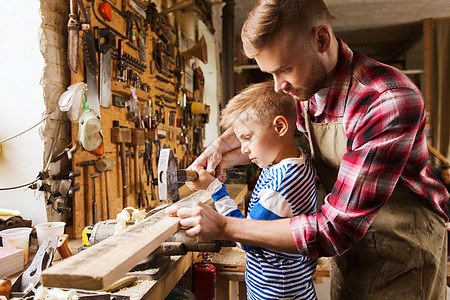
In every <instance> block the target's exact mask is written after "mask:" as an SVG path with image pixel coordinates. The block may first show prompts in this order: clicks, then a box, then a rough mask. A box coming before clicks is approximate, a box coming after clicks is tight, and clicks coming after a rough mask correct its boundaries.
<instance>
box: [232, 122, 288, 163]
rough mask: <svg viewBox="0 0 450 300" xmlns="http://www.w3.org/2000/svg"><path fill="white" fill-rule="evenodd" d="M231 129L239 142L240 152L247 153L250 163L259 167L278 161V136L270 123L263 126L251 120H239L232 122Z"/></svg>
mask: <svg viewBox="0 0 450 300" xmlns="http://www.w3.org/2000/svg"><path fill="white" fill-rule="evenodd" d="M233 129H234V133H235V134H236V136H237V137H238V139H239V141H240V142H241V152H242V153H243V154H246V155H248V158H249V159H250V160H251V162H252V163H255V164H257V165H258V166H259V167H260V168H265V167H267V166H269V165H271V164H272V163H278V161H277V157H278V156H279V154H280V149H279V147H280V143H279V142H278V140H279V136H278V134H277V133H276V130H275V128H274V126H273V125H272V124H271V125H270V127H268V128H265V127H263V126H261V125H260V124H258V123H256V122H254V121H251V120H239V121H237V122H236V123H234V124H233Z"/></svg>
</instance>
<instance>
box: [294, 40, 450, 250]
mask: <svg viewBox="0 0 450 300" xmlns="http://www.w3.org/2000/svg"><path fill="white" fill-rule="evenodd" d="M339 43H340V49H339V62H338V68H337V72H336V76H335V78H334V82H333V84H332V86H331V88H330V91H329V93H328V96H327V97H326V100H325V103H323V104H322V105H320V107H318V106H317V103H316V101H315V99H314V97H313V98H312V99H310V103H311V104H310V110H309V112H310V116H311V121H312V122H316V123H327V122H336V121H337V119H338V118H339V117H343V121H342V122H343V126H344V130H345V135H346V136H347V139H348V142H347V153H346V154H345V155H344V157H343V159H342V163H341V166H340V169H339V174H338V177H337V180H336V183H335V184H334V187H333V190H332V192H331V193H330V194H329V195H327V196H326V201H325V204H324V205H323V206H322V207H321V209H320V210H319V211H318V212H317V214H316V215H314V216H306V215H301V216H297V217H294V218H293V219H292V220H291V223H290V226H291V230H292V234H293V236H294V238H295V242H296V245H297V248H298V250H299V252H300V253H301V254H304V255H306V256H309V257H311V258H316V257H320V256H335V255H339V254H342V253H343V252H344V251H345V250H347V249H349V248H350V247H351V246H353V245H354V244H355V243H357V242H358V241H359V240H360V239H361V238H362V237H363V235H364V234H365V233H366V231H367V229H368V228H369V226H370V224H371V223H372V221H373V219H374V218H375V216H376V214H377V212H378V211H379V209H380V208H381V207H382V206H383V204H384V203H386V201H387V200H388V198H389V197H390V195H391V194H392V192H393V190H394V187H395V186H396V185H397V183H398V184H399V185H400V186H403V187H407V188H408V189H410V190H411V191H413V192H414V193H415V194H416V195H417V196H419V197H420V198H421V199H423V201H424V202H425V203H426V204H427V205H429V206H430V207H432V208H433V209H434V210H435V211H436V212H437V213H438V214H440V215H442V217H443V218H446V219H447V217H446V216H445V214H444V212H443V209H442V208H443V207H444V205H445V204H446V203H447V200H448V197H449V196H448V194H447V191H446V189H445V187H444V186H443V185H442V184H441V183H440V181H439V180H438V179H437V178H436V177H435V176H434V175H433V174H432V172H431V171H430V169H429V168H428V167H427V160H428V150H427V144H426V138H425V132H424V128H425V121H426V113H425V103H424V100H423V97H422V94H421V93H420V91H419V90H418V88H417V87H416V86H415V85H414V84H413V83H412V82H411V81H410V80H409V79H408V77H407V76H406V75H404V74H403V73H402V72H400V71H399V70H397V69H395V68H392V67H389V66H386V65H384V64H381V63H379V62H376V61H374V60H372V59H370V58H368V57H366V56H364V55H361V54H358V53H356V52H355V53H354V52H352V51H351V50H350V48H349V47H348V46H347V45H346V44H345V43H344V42H342V41H341V40H339ZM297 105H298V113H297V114H298V120H297V127H298V129H299V130H300V131H302V132H305V131H306V130H305V119H304V117H303V106H304V105H306V102H305V101H298V102H297Z"/></svg>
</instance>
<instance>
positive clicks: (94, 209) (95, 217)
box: [91, 173, 100, 224]
mask: <svg viewBox="0 0 450 300" xmlns="http://www.w3.org/2000/svg"><path fill="white" fill-rule="evenodd" d="M99 176H100V173H94V174H92V175H91V178H92V185H93V187H94V193H93V195H94V197H93V201H92V212H93V213H92V222H93V223H94V224H95V223H97V222H98V207H97V200H96V197H95V194H96V190H95V178H97V177H99Z"/></svg>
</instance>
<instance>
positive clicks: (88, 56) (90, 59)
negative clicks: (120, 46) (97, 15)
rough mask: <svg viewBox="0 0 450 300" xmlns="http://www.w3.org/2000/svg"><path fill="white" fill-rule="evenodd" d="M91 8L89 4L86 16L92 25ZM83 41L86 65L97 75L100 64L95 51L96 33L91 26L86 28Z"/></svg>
mask: <svg viewBox="0 0 450 300" xmlns="http://www.w3.org/2000/svg"><path fill="white" fill-rule="evenodd" d="M89 10H90V6H89V5H88V6H87V7H86V16H87V23H88V24H89V25H90V24H91V18H90V13H89ZM81 42H82V45H83V56H84V61H85V65H86V67H87V69H88V71H89V72H90V73H91V74H92V75H94V76H95V75H97V74H98V64H97V52H96V51H95V40H94V34H93V33H92V28H91V26H89V28H88V29H86V30H84V32H83V36H82V37H81Z"/></svg>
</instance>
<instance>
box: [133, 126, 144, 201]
mask: <svg viewBox="0 0 450 300" xmlns="http://www.w3.org/2000/svg"><path fill="white" fill-rule="evenodd" d="M144 143H145V132H144V130H143V129H137V128H133V129H131V144H130V146H131V147H133V149H134V191H135V192H136V194H138V195H139V200H138V207H141V206H142V197H143V195H142V193H141V181H142V178H141V172H140V170H139V169H140V168H139V148H138V146H143V145H144Z"/></svg>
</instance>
